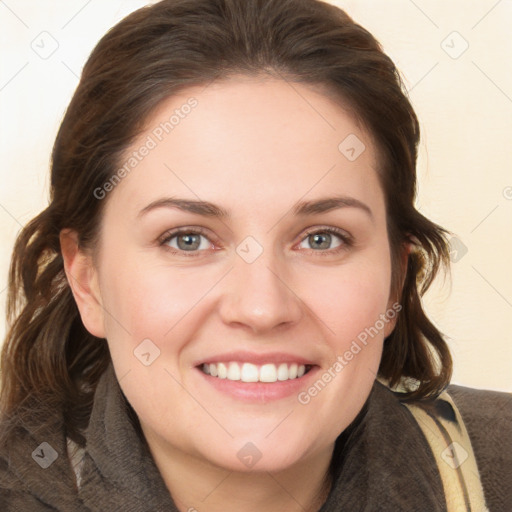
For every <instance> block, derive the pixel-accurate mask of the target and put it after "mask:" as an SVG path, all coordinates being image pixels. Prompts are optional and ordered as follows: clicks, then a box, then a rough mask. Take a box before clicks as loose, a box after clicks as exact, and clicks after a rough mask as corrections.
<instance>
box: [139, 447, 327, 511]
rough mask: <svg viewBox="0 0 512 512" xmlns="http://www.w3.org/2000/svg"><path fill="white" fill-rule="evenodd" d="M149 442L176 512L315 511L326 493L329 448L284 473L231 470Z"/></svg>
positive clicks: (322, 501)
mask: <svg viewBox="0 0 512 512" xmlns="http://www.w3.org/2000/svg"><path fill="white" fill-rule="evenodd" d="M146 439H147V438H146ZM147 441H148V444H149V447H150V450H151V452H152V455H153V458H154V460H155V463H156V465H157V467H158V469H159V471H160V474H161V475H162V478H163V480H164V482H165V484H166V486H167V488H168V489H169V492H170V493H171V495H172V498H173V500H174V502H175V504H176V506H177V508H178V510H179V511H180V512H202V511H203V510H205V509H207V510H208V512H221V511H222V512H231V511H233V512H235V511H236V512H238V511H240V510H244V512H256V511H258V512H259V511H261V510H265V511H266V512H274V511H276V512H277V511H282V510H286V511H289V512H299V511H300V512H317V511H318V510H319V509H320V508H321V506H322V504H323V503H324V502H325V500H326V499H327V495H328V493H329V490H330V486H331V482H330V477H329V464H330V461H331V457H332V452H333V446H329V447H328V448H326V449H325V450H324V451H322V452H320V453H317V454H315V455H314V456H312V457H309V458H307V459H303V460H301V461H300V462H299V463H297V464H295V465H294V466H292V467H289V468H286V469H285V470H281V471H277V472H270V471H259V472H258V471H250V472H235V471H228V470H226V469H223V468H220V467H218V466H215V465H213V464H210V463H209V462H207V461H204V460H200V459H197V458H195V457H192V456H191V455H189V454H187V453H184V452H182V451H180V450H177V449H175V448H172V447H171V448H170V447H169V446H166V447H163V446H161V445H160V443H158V441H156V440H151V439H147ZM155 441H156V442H155Z"/></svg>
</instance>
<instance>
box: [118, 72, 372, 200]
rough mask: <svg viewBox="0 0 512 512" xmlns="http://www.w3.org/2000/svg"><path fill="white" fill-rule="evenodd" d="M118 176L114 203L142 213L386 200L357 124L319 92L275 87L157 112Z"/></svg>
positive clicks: (226, 85)
mask: <svg viewBox="0 0 512 512" xmlns="http://www.w3.org/2000/svg"><path fill="white" fill-rule="evenodd" d="M120 167H123V168H124V169H125V172H124V173H123V175H124V176H125V177H124V178H123V179H122V180H121V183H119V185H118V186H117V187H116V190H115V191H114V193H113V197H112V198H111V199H112V201H111V202H112V203H113V204H114V205H115V204H116V203H117V202H118V200H120V199H121V198H122V199H123V203H124V204H125V205H126V204H130V205H132V206H133V207H134V209H137V208H138V209H139V210H140V209H142V208H144V206H146V205H147V204H148V202H151V201H154V200H155V199H158V198H159V196H162V195H168V196H172V195H176V196H179V197H189V198H194V199H198V198H201V199H205V200H211V201H212V202H215V203H220V204H225V205H226V208H229V209H230V210H231V209H236V208H247V207H249V206H250V207H251V208H260V209H268V208H270V207H271V205H273V204H276V205H280V206H282V204H283V202H286V203H290V202H292V203H295V202H297V201H299V200H300V199H301V198H302V199H307V198H310V197H316V196H320V195H325V194H326V193H327V192H329V193H331V192H334V193H338V194H343V195H347V194H349V195H351V196H355V197H356V198H357V199H361V200H363V199H364V200H365V201H372V202H375V201H377V202H379V201H381V199H382V197H381V196H382V193H381V190H380V186H379V182H378V179H377V172H376V167H377V162H376V156H375V149H374V145H373V142H372V140H371V137H370V136H369V134H368V133H367V132H366V131H365V130H364V129H363V128H362V127H361V126H360V125H359V124H358V123H357V122H356V120H355V119H354V117H353V116H352V115H350V114H349V113H348V111H347V110H345V109H344V108H343V106H342V105H341V104H340V103H339V102H336V101H334V99H333V97H332V96H328V95H327V94H324V91H323V90H321V89H320V88H318V87H315V86H311V85H305V84H299V83H293V82H288V81H285V80H278V79H272V78H270V79H269V78H255V77H242V76H241V77H232V78H230V79H228V80H223V81H219V82H213V83H211V84H209V85H207V86H204V85H202V86H194V87H190V88H187V89H183V90H182V91H180V92H179V93H177V94H175V95H173V96H172V97H170V98H168V99H166V100H165V101H163V102H162V103H161V104H160V105H159V106H158V108H157V109H156V110H155V111H154V112H153V114H152V115H151V116H150V118H149V119H148V120H147V122H146V127H145V131H144V132H143V133H142V134H141V135H140V136H139V137H138V139H137V140H136V142H134V143H133V144H132V145H131V147H130V148H129V149H128V151H127V152H126V154H125V158H124V161H123V162H121V163H120ZM116 197H117V199H116ZM109 202H110V201H109ZM290 206H291V204H290Z"/></svg>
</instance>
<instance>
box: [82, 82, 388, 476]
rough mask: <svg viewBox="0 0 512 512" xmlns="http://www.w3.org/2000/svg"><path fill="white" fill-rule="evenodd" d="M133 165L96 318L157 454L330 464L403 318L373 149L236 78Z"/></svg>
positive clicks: (284, 94)
mask: <svg viewBox="0 0 512 512" xmlns="http://www.w3.org/2000/svg"><path fill="white" fill-rule="evenodd" d="M144 148H145V149H144ZM130 158H131V160H130ZM125 164H126V165H125ZM123 166H124V172H123V171H122V170H121V171H119V172H118V175H117V179H113V180H111V182H110V183H109V184H105V186H104V187H103V188H102V189H101V191H98V190H97V191H96V193H95V194H96V195H97V196H98V197H103V196H105V195H106V197H105V198H104V199H94V200H105V201H107V204H106V209H105V213H104V217H103V220H102V229H101V234H100V244H99V246H98V259H97V266H96V267H95V269H96V270H95V271H94V270H93V272H96V271H97V272H96V273H95V279H94V280H93V282H94V284H93V286H92V289H93V291H94V289H96V294H97V298H98V300H99V303H100V306H98V308H97V310H96V312H95V313H94V311H93V312H91V310H90V309H89V310H87V311H85V309H87V308H83V307H82V308H81V312H82V317H83V318H84V322H85V323H86V325H87V326H88V328H89V329H90V330H91V331H94V332H95V334H97V335H99V336H103V337H106V338H107V340H108V344H109V347H110V351H111V355H112V358H113V362H114V367H115V371H116V374H117V377H118V379H119V380H120V385H121V388H122V390H123V392H124V393H125V395H126V397H127V398H128V400H129V402H130V403H131V405H132V406H133V408H134V409H135V411H136V413H137V414H138V417H139V418H140V421H141V425H142V428H143V431H144V434H145V436H146V438H147V439H148V441H149V443H150V446H151V447H152V449H153V450H155V449H156V448H158V451H159V452H160V453H168V454H169V455H171V454H175V455H176V454H180V455H182V456H192V457H195V458H198V459H200V460H203V461H204V460H207V461H209V462H211V463H213V464H215V465H218V466H221V467H224V468H227V469H230V470H238V471H249V470H252V468H253V466H254V468H255V469H256V470H260V469H261V470H266V471H277V470H280V469H285V468H287V467H291V466H292V465H293V464H295V463H297V462H299V461H301V460H302V461H305V460H308V459H310V458H313V457H315V456H318V455H319V454H321V453H328V452H330V451H331V450H332V445H333V443H334V441H335V439H336V437H337V436H338V435H339V434H340V432H341V431H343V430H344V429H345V428H346V427H347V426H348V425H349V423H350V422H351V421H352V420H353V419H354V418H355V416H356V415H357V413H358V412H359V411H360V409H361V407H362V406H363V404H364V402H365V400H366V399H367V397H368V395H369V392H370V390H371V387H372V384H373V382H374V380H375V377H376V374H377V370H378V366H379V362H380V359H381V353H382V346H383V340H384V337H385V336H387V335H388V334H389V333H390V332H391V330H392V328H393V324H394V320H393V318H394V317H395V315H396V309H397V307H396V306H397V305H396V304H395V308H393V307H392V306H393V300H392V298H391V297H390V283H391V261H390V250H389V244H388V237H387V230H386V214H385V204H384V196H383V192H382V189H381V187H380V185H379V181H378V178H377V171H376V167H377V163H376V153H375V147H374V145H373V143H372V141H371V140H370V138H369V137H368V135H367V133H365V131H363V130H362V129H361V128H360V127H359V126H358V124H357V123H356V122H355V121H354V120H353V119H352V117H350V116H349V115H348V114H347V113H346V112H345V111H344V110H342V108H341V107H340V106H339V105H337V104H336V103H333V102H332V100H330V99H328V98H327V96H324V95H322V94H321V93H320V92H315V90H314V89H313V88H311V87H308V86H305V85H300V84H297V83H293V84H289V83H287V82H285V81H281V80H275V79H267V80H258V79H255V78H252V79H249V78H243V77H236V78H232V79H230V80H228V81H224V82H214V83H212V84H210V85H209V86H207V87H193V88H189V89H187V90H184V91H182V92H181V93H180V94H179V95H175V96H173V97H172V98H170V99H168V100H167V101H166V102H165V103H163V104H162V105H160V107H159V109H158V111H157V112H156V113H155V114H154V116H152V118H151V119H150V120H149V121H148V123H147V131H146V132H145V133H144V134H143V135H142V136H140V138H139V139H138V140H137V142H136V143H134V144H133V145H132V146H131V148H130V150H129V151H128V152H127V156H126V161H124V162H122V163H121V165H120V166H119V168H120V169H121V168H122V167H123ZM118 182H119V183H118ZM178 229H179V230H180V233H179V234H178V233H177V232H176V230H178ZM95 287H96V288H95ZM93 309H94V308H93ZM94 315H96V317H94ZM93 318H100V320H99V321H97V322H96V323H94V322H95V320H93ZM304 372H305V373H304ZM238 379H241V380H238Z"/></svg>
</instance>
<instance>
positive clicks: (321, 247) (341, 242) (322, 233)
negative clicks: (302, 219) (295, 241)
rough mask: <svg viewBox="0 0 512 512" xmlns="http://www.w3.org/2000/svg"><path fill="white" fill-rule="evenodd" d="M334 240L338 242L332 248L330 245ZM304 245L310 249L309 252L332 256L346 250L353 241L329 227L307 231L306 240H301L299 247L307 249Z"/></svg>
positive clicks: (342, 232) (343, 232)
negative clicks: (307, 245)
mask: <svg viewBox="0 0 512 512" xmlns="http://www.w3.org/2000/svg"><path fill="white" fill-rule="evenodd" d="M336 239H337V240H338V242H337V243H336V245H334V246H333V245H332V244H333V242H336ZM305 243H306V244H309V245H310V247H311V248H312V249H311V250H313V251H315V252H321V253H322V254H325V253H327V254H333V253H338V252H340V251H342V250H346V249H347V248H349V247H350V246H351V245H352V243H353V241H352V237H351V236H350V235H349V234H348V233H347V232H345V231H343V230H341V229H338V228H332V227H329V228H321V229H318V228H316V229H311V230H309V231H308V232H307V234H306V238H304V239H303V241H302V242H301V244H300V245H299V247H300V248H305V249H307V247H303V244H305Z"/></svg>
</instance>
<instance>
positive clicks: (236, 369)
mask: <svg viewBox="0 0 512 512" xmlns="http://www.w3.org/2000/svg"><path fill="white" fill-rule="evenodd" d="M228 380H240V366H238V365H237V364H236V363H229V366H228Z"/></svg>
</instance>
